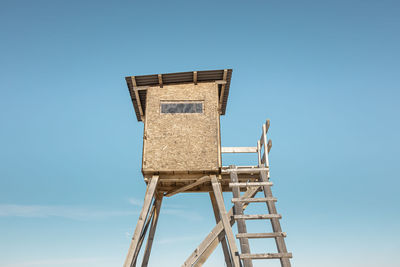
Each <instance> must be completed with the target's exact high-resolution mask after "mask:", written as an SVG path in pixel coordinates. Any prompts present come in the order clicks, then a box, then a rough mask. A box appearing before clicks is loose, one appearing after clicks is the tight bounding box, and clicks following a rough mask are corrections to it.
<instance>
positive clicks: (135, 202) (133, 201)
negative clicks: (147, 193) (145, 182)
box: [128, 197, 143, 207]
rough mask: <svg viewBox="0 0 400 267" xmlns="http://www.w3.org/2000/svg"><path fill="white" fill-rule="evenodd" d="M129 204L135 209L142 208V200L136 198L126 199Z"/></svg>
mask: <svg viewBox="0 0 400 267" xmlns="http://www.w3.org/2000/svg"><path fill="white" fill-rule="evenodd" d="M128 201H129V203H130V204H131V205H133V206H135V207H142V206H143V200H142V199H137V198H133V197H131V198H129V199H128Z"/></svg>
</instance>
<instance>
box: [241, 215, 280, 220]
mask: <svg viewBox="0 0 400 267" xmlns="http://www.w3.org/2000/svg"><path fill="white" fill-rule="evenodd" d="M233 218H234V219H235V220H238V219H244V220H268V219H272V218H278V219H280V218H282V215H280V214H246V215H234V216H233Z"/></svg>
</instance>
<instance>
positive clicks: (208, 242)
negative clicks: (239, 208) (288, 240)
mask: <svg viewBox="0 0 400 267" xmlns="http://www.w3.org/2000/svg"><path fill="white" fill-rule="evenodd" d="M262 173H264V172H261V174H262ZM262 182H268V180H267V181H265V180H262ZM259 189H260V188H259V187H250V188H248V189H247V191H246V192H245V193H244V194H243V196H242V197H243V198H252V197H254V196H255V195H256V194H257V192H258V191H259ZM270 190H271V188H270ZM271 194H272V192H271ZM247 206H248V203H243V210H245V209H246V207H247ZM274 206H275V205H274ZM228 217H229V218H230V224H231V225H233V224H235V219H234V217H233V208H231V209H230V210H229V212H228ZM278 222H279V221H278ZM223 231H224V227H223V225H222V222H221V221H220V222H219V223H218V224H217V225H216V226H215V227H214V228H213V229H212V230H211V232H210V233H209V234H208V235H207V236H206V238H205V239H204V240H203V241H202V242H201V243H200V245H199V246H198V247H197V248H196V249H195V250H194V251H193V252H192V254H190V256H189V257H188V258H187V259H186V261H185V262H184V263H183V265H182V267H192V265H193V264H194V263H195V262H196V261H198V260H204V261H205V260H206V259H208V257H210V255H211V254H212V252H213V251H214V250H215V249H216V248H217V246H218V244H219V241H218V236H219V234H220V233H221V232H223ZM289 266H290V265H289Z"/></svg>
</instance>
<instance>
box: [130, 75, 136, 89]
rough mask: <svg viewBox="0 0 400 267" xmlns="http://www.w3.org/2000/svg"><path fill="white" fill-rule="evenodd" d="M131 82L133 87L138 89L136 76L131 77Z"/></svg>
mask: <svg viewBox="0 0 400 267" xmlns="http://www.w3.org/2000/svg"><path fill="white" fill-rule="evenodd" d="M131 81H132V85H133V87H137V84H136V78H135V76H131Z"/></svg>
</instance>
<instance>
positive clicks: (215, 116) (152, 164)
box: [142, 83, 220, 174]
mask: <svg viewBox="0 0 400 267" xmlns="http://www.w3.org/2000/svg"><path fill="white" fill-rule="evenodd" d="M147 90H148V91H147V99H146V117H145V129H144V130H145V132H144V146H143V168H142V169H143V173H146V174H148V173H154V172H160V173H162V172H167V173H169V172H177V173H181V172H191V173H196V172H216V171H218V169H219V156H220V155H219V148H218V146H219V113H218V87H217V85H216V84H215V83H199V84H197V85H194V84H178V85H165V86H164V87H163V88H160V87H159V86H156V87H150V88H148V89H147ZM185 100H186V101H202V102H203V110H204V111H203V113H184V114H161V112H160V102H162V101H185Z"/></svg>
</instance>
